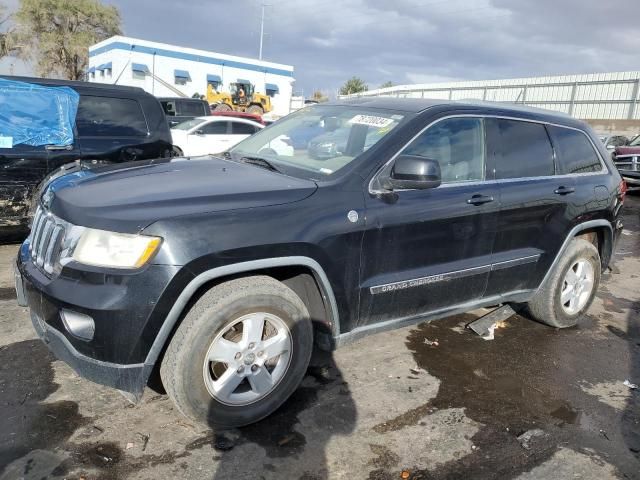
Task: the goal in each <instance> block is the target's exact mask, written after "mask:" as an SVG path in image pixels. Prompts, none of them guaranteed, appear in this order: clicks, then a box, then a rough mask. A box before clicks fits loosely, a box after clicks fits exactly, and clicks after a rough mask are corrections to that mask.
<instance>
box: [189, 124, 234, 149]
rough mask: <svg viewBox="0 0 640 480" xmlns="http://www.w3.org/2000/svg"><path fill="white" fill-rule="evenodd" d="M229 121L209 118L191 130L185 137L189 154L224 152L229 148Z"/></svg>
mask: <svg viewBox="0 0 640 480" xmlns="http://www.w3.org/2000/svg"><path fill="white" fill-rule="evenodd" d="M229 129H230V127H229V122H228V121H226V120H222V121H221V120H217V119H216V120H211V121H209V122H207V123H205V124H203V125H199V126H198V127H197V128H196V129H195V130H192V131H191V132H190V133H189V135H188V138H187V144H188V147H189V148H188V152H189V153H188V154H189V155H208V154H215V153H220V152H224V151H225V150H227V149H228V148H229V146H228V145H229V143H230V139H229V133H228V132H229Z"/></svg>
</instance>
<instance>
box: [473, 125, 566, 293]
mask: <svg viewBox="0 0 640 480" xmlns="http://www.w3.org/2000/svg"><path fill="white" fill-rule="evenodd" d="M487 133H488V136H487V138H488V146H489V151H490V158H491V161H492V170H493V174H494V178H495V179H496V183H497V185H498V188H499V195H500V215H499V218H498V228H497V233H496V239H495V244H494V255H493V266H492V271H491V274H490V276H489V283H488V286H487V291H486V293H485V295H486V296H494V295H497V294H504V293H512V292H517V291H522V290H528V289H532V288H537V286H538V285H539V283H540V282H541V280H542V278H543V276H544V274H545V273H546V271H547V269H548V268H549V266H550V265H551V263H552V262H553V259H554V257H555V254H556V252H557V251H558V250H559V248H560V246H561V244H562V242H563V241H564V239H565V236H566V234H567V231H568V229H569V225H570V222H571V219H572V218H573V216H574V213H573V212H571V211H569V210H570V208H569V202H568V199H569V198H570V197H571V196H572V195H573V194H574V192H575V181H574V179H573V178H572V177H571V176H558V175H556V167H555V162H554V151H553V148H552V144H551V140H550V138H549V135H548V133H547V129H546V127H545V125H544V124H542V123H536V122H531V121H525V120H512V119H487Z"/></svg>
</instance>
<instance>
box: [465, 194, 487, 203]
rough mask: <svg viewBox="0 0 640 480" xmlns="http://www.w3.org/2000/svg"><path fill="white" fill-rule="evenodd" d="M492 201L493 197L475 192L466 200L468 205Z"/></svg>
mask: <svg viewBox="0 0 640 480" xmlns="http://www.w3.org/2000/svg"><path fill="white" fill-rule="evenodd" d="M489 202H493V197H490V196H489V195H480V194H476V195H474V196H472V197H471V198H469V199H468V200H467V203H468V204H469V205H484V204H485V203H489Z"/></svg>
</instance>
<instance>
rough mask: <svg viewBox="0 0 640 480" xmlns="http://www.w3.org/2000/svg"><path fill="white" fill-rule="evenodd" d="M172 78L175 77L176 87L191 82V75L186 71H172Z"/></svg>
mask: <svg viewBox="0 0 640 480" xmlns="http://www.w3.org/2000/svg"><path fill="white" fill-rule="evenodd" d="M173 76H174V77H175V81H174V83H175V84H176V85H186V84H187V82H190V81H191V75H189V72H187V71H186V70H174V71H173Z"/></svg>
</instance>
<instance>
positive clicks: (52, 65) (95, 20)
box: [15, 0, 121, 80]
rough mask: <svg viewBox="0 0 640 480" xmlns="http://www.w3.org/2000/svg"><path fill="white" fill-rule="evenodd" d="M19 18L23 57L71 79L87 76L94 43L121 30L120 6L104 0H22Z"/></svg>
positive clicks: (52, 73) (41, 70)
mask: <svg viewBox="0 0 640 480" xmlns="http://www.w3.org/2000/svg"><path fill="white" fill-rule="evenodd" d="M15 18H16V23H17V26H18V38H19V39H20V40H21V42H20V43H21V44H23V45H24V48H22V49H21V52H20V54H21V56H22V57H24V58H26V59H30V60H33V61H35V63H36V71H37V73H38V74H40V75H42V76H60V77H63V78H67V79H70V80H81V79H83V78H84V75H85V71H86V69H87V65H88V63H89V47H90V46H91V45H93V44H95V43H98V42H100V41H101V40H104V39H106V38H109V37H111V36H113V35H119V34H120V33H121V31H120V13H119V12H118V9H117V8H116V7H113V6H108V5H103V4H102V3H101V2H100V0H21V1H20V8H19V9H18V12H17V13H16V15H15Z"/></svg>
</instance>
